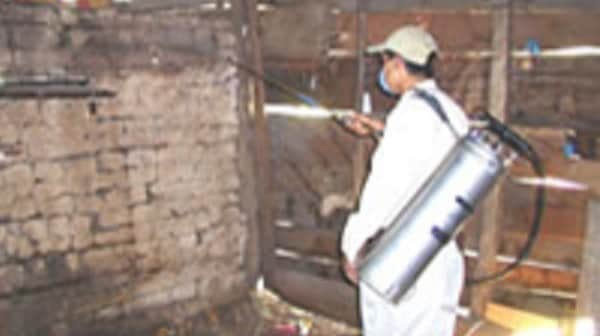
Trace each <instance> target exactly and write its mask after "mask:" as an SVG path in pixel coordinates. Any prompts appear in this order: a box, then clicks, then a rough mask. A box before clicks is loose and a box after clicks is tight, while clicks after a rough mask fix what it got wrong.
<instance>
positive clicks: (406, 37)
mask: <svg viewBox="0 0 600 336" xmlns="http://www.w3.org/2000/svg"><path fill="white" fill-rule="evenodd" d="M387 50H389V51H393V52H395V53H397V54H398V55H400V56H402V58H404V59H405V60H407V61H409V62H411V63H414V64H417V65H425V64H426V63H427V60H428V59H429V56H430V55H431V53H434V52H437V51H438V46H437V43H436V42H435V39H434V38H433V36H431V34H429V33H428V32H426V31H425V30H423V28H421V27H418V26H404V27H402V28H400V29H398V30H396V31H395V32H393V33H392V34H391V35H390V36H388V38H387V39H386V40H385V41H384V42H383V43H380V44H376V45H373V46H370V47H368V48H367V52H368V53H381V52H384V51H387Z"/></svg>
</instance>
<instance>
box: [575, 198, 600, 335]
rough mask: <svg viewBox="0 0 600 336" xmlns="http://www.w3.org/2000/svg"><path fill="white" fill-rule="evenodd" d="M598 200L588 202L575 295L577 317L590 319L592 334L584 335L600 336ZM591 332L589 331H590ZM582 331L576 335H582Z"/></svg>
mask: <svg viewBox="0 0 600 336" xmlns="http://www.w3.org/2000/svg"><path fill="white" fill-rule="evenodd" d="M598 241H600V199H599V198H595V199H591V200H590V201H589V202H588V211H587V228H586V234H585V241H584V245H583V256H582V260H583V264H582V268H581V273H580V274H579V293H578V295H577V316H578V317H579V318H591V319H592V320H593V321H594V326H593V328H594V330H595V333H594V332H591V333H586V335H600V288H599V287H598V283H600V244H598ZM590 331H591V330H590ZM583 332H584V331H583V330H581V331H580V333H578V334H576V335H583Z"/></svg>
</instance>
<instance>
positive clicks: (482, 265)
mask: <svg viewBox="0 0 600 336" xmlns="http://www.w3.org/2000/svg"><path fill="white" fill-rule="evenodd" d="M511 9H512V3H511V0H500V1H498V2H497V7H496V8H494V9H493V14H492V28H493V37H492V50H493V54H494V55H493V58H492V64H491V74H490V79H489V113H490V114H492V115H493V116H494V117H496V118H497V119H499V120H501V121H504V120H505V119H506V113H507V109H508V99H509V88H508V84H509V69H510V36H511V34H510V23H511ZM501 182H502V181H501ZM501 185H502V183H499V184H498V187H496V188H495V189H494V190H493V191H492V192H491V193H490V195H488V197H487V199H486V200H485V202H484V204H483V213H482V220H481V225H482V229H481V236H480V239H479V249H480V259H479V262H478V264H477V267H476V270H475V273H476V276H477V275H479V276H480V275H484V274H489V273H491V272H493V271H495V265H496V253H497V251H498V230H499V227H498V225H499V216H500V215H501V214H500V211H501V205H502V189H501ZM492 290H493V284H492V283H487V284H481V285H477V286H476V287H474V288H473V293H472V294H473V295H472V300H471V308H472V309H473V312H474V313H475V314H476V315H478V316H484V315H485V307H486V305H487V302H488V301H489V299H490V297H491V294H492Z"/></svg>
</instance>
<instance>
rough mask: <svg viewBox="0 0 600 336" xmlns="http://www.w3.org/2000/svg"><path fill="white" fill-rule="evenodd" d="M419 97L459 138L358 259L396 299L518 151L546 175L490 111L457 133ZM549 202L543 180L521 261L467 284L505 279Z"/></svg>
mask: <svg viewBox="0 0 600 336" xmlns="http://www.w3.org/2000/svg"><path fill="white" fill-rule="evenodd" d="M229 61H230V62H231V63H233V64H234V65H235V66H236V67H238V68H239V69H241V70H243V71H245V72H247V73H249V74H251V75H252V76H254V77H256V78H258V79H260V80H263V81H264V82H265V83H267V84H270V85H273V86H275V87H277V88H278V89H280V90H282V91H284V92H286V93H287V94H289V95H291V96H293V97H295V98H296V99H298V100H300V101H302V102H304V103H306V104H308V105H309V106H313V107H318V108H321V109H323V110H324V111H327V112H326V113H327V114H328V115H329V116H330V117H331V118H332V119H333V120H336V121H338V122H339V121H342V123H343V122H344V121H343V120H344V118H345V117H346V116H347V115H348V113H347V112H346V113H344V114H338V113H336V111H335V110H328V109H326V108H325V107H323V106H322V105H320V104H319V103H318V102H317V101H316V100H315V99H313V98H311V97H310V96H308V95H305V94H303V93H300V92H299V91H297V90H294V89H291V88H289V87H288V86H286V85H285V84H282V83H280V82H278V81H276V80H273V79H271V78H268V77H266V76H265V75H264V74H262V73H259V72H258V71H256V70H254V69H253V68H251V67H249V66H247V65H245V64H241V63H239V62H236V61H234V60H232V59H229ZM417 95H418V96H419V97H420V98H422V99H424V100H425V101H426V102H427V103H428V104H429V105H430V107H431V108H432V110H433V111H434V112H435V113H436V114H437V115H438V116H439V118H440V119H441V120H442V121H443V122H444V123H445V124H446V125H447V126H448V127H450V129H451V130H452V131H453V133H454V134H455V136H456V141H455V144H454V146H452V147H451V149H450V150H449V151H448V153H447V154H446V156H445V158H444V160H442V163H441V164H440V165H439V166H438V167H437V169H435V170H434V171H433V172H432V173H431V174H430V176H429V178H428V179H427V180H426V181H425V183H424V184H423V185H422V186H421V187H420V188H419V190H418V191H417V192H416V193H415V194H414V195H413V197H412V198H411V199H410V201H409V202H408V203H407V204H406V205H404V206H403V207H401V208H400V209H396V211H395V212H394V214H393V216H390V218H392V220H391V222H390V223H388V225H387V226H386V227H387V230H386V231H385V232H384V233H383V234H382V235H381V236H380V238H379V239H378V240H377V241H376V243H375V244H374V247H373V248H372V249H371V250H370V251H369V252H368V253H367V254H366V256H365V257H364V258H363V259H362V260H361V261H360V262H359V265H358V268H359V275H360V278H361V281H363V282H364V283H366V284H367V285H368V286H370V287H371V288H372V289H373V290H375V292H377V293H379V294H380V295H381V296H383V297H384V298H386V299H388V300H389V301H391V302H393V303H397V302H399V301H400V299H401V298H402V297H403V296H404V294H406V292H407V291H408V290H409V289H410V288H411V287H412V286H413V285H414V283H415V282H416V281H417V279H418V278H419V276H420V275H421V274H422V272H423V271H424V270H425V269H426V267H427V266H428V265H429V264H430V262H431V261H432V260H433V259H434V258H435V256H436V255H437V254H438V252H439V251H440V250H441V249H442V248H443V247H444V246H445V245H446V243H448V242H449V241H450V240H451V239H452V238H453V237H454V236H455V235H456V234H457V233H458V232H459V231H460V229H461V228H462V223H463V221H464V220H465V219H466V218H467V217H468V216H469V215H470V214H471V213H473V212H474V210H475V208H476V206H477V205H478V204H479V203H480V202H481V201H482V200H483V199H484V198H485V196H486V195H487V194H488V193H489V191H490V190H491V189H492V188H493V186H494V185H495V184H496V182H497V181H498V179H499V178H500V176H502V175H503V174H504V173H505V171H506V168H507V167H508V166H510V164H511V163H512V162H513V161H514V159H515V158H516V157H517V156H521V157H523V158H525V159H527V160H528V161H529V162H530V164H531V165H532V167H533V169H534V171H535V173H536V174H537V175H538V176H539V177H541V178H543V177H544V175H545V174H544V167H543V164H542V162H541V160H540V158H539V156H538V154H537V153H536V152H535V150H534V149H533V147H531V146H530V145H529V143H528V142H527V141H526V140H525V139H523V138H522V137H521V136H519V135H518V134H517V133H515V132H514V131H512V130H511V129H510V128H509V127H508V126H506V125H505V124H503V123H502V122H500V121H499V120H497V119H496V118H494V117H493V116H491V115H489V114H484V115H483V116H481V121H480V122H477V123H473V124H476V125H478V127H472V129H471V130H470V131H469V132H468V133H467V134H466V135H464V136H460V135H459V134H458V132H456V131H455V130H454V128H453V126H452V125H451V123H450V121H449V119H448V116H447V115H446V113H445V111H444V110H443V108H442V107H441V105H440V104H439V102H438V101H437V99H436V98H435V97H433V96H431V95H430V94H428V93H427V92H425V91H422V90H417ZM501 144H504V145H506V146H508V148H509V150H505V149H506V148H505V147H504V146H502V145H501ZM544 203H545V189H544V186H543V185H538V186H537V189H536V201H535V209H534V216H533V225H532V227H531V230H530V233H529V235H528V238H527V241H526V242H525V245H524V246H523V248H522V249H521V251H520V252H519V254H518V255H517V258H516V259H515V260H514V261H513V262H512V263H511V264H509V265H508V266H506V267H505V268H504V269H503V270H501V271H499V272H496V273H494V274H490V275H486V276H483V277H480V278H471V279H468V280H467V281H468V283H469V284H472V285H473V284H479V283H482V282H487V281H492V280H497V279H500V278H502V277H504V276H505V275H506V274H508V273H509V272H510V271H512V270H513V269H514V268H516V267H518V266H519V265H520V264H521V263H522V262H523V261H524V260H525V259H526V258H527V257H528V256H529V253H530V252H531V249H532V247H533V243H534V242H535V240H536V238H537V236H538V235H539V231H540V226H541V221H542V215H543V208H544Z"/></svg>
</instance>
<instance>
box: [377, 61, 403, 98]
mask: <svg viewBox="0 0 600 336" xmlns="http://www.w3.org/2000/svg"><path fill="white" fill-rule="evenodd" d="M377 84H379V88H381V90H382V91H383V92H384V93H385V94H387V95H390V96H397V95H398V94H397V93H396V92H394V91H392V88H391V87H390V85H389V84H388V82H387V80H386V79H385V71H383V68H381V70H379V76H378V77H377Z"/></svg>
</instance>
